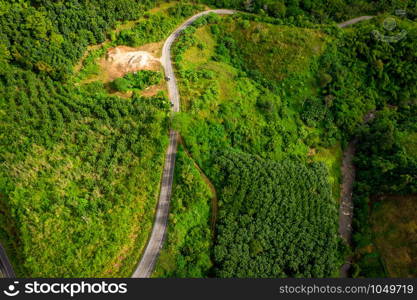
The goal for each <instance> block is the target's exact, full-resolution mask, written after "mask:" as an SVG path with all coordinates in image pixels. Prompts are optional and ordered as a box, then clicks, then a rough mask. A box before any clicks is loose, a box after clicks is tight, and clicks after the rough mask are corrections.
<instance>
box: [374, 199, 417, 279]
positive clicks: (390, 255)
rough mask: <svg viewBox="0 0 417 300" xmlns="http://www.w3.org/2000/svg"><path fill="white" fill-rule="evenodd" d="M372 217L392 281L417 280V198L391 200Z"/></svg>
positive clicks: (377, 246)
mask: <svg viewBox="0 0 417 300" xmlns="http://www.w3.org/2000/svg"><path fill="white" fill-rule="evenodd" d="M376 206H377V207H376V208H375V210H374V211H373V212H372V214H371V225H372V230H373V235H374V243H375V246H376V248H377V249H378V252H379V253H380V255H381V257H382V261H383V263H384V265H385V270H386V271H387V273H388V274H387V275H388V276H389V277H413V278H414V277H416V276H417V235H416V231H417V197H416V196H403V197H401V196H396V197H394V196H393V197H387V198H386V199H384V200H382V201H381V203H379V204H378V205H376Z"/></svg>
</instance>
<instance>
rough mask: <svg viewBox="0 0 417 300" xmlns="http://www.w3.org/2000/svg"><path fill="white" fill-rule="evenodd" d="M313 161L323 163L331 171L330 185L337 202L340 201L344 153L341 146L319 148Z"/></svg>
mask: <svg viewBox="0 0 417 300" xmlns="http://www.w3.org/2000/svg"><path fill="white" fill-rule="evenodd" d="M313 160H314V161H317V162H323V163H324V164H325V165H326V166H327V169H328V170H329V183H330V184H331V186H332V195H333V198H334V199H335V201H336V202H338V201H339V199H340V192H341V188H340V184H341V183H342V174H341V170H340V168H341V166H342V160H343V152H342V148H341V146H340V144H337V145H335V146H333V147H331V148H327V149H326V148H319V149H317V152H316V154H315V155H314V156H313Z"/></svg>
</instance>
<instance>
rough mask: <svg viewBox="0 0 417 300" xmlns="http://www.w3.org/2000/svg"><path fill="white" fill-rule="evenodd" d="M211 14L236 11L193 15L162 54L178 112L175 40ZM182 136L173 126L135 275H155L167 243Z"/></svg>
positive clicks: (213, 11) (175, 34) (225, 10)
mask: <svg viewBox="0 0 417 300" xmlns="http://www.w3.org/2000/svg"><path fill="white" fill-rule="evenodd" d="M209 13H215V14H219V15H230V14H233V13H234V11H233V10H228V9H214V10H207V11H203V12H201V13H198V14H196V15H194V16H192V17H191V18H189V19H188V20H187V21H185V22H184V23H183V24H182V25H181V26H180V27H178V29H177V30H175V31H174V32H173V33H172V34H171V35H170V36H169V37H168V39H167V40H166V41H165V44H164V46H163V48H162V56H161V59H160V60H161V63H162V66H163V67H164V70H165V76H166V77H167V78H169V80H168V81H167V85H168V96H169V100H170V101H171V103H172V110H173V111H174V112H179V111H180V94H179V91H178V86H177V80H176V78H175V73H174V68H173V67H172V61H171V46H172V44H173V43H174V41H175V39H176V38H177V37H178V36H179V34H180V33H181V31H183V30H184V29H185V28H187V27H188V26H190V25H191V24H192V23H193V22H194V21H195V20H197V19H198V18H200V17H201V16H204V15H207V14H209ZM178 137H179V135H178V132H176V131H174V130H172V129H171V130H170V132H169V146H168V150H167V153H166V156H165V165H164V170H163V176H162V182H161V190H160V193H159V201H158V207H157V210H156V216H155V221H154V225H153V228H152V233H151V236H150V238H149V241H148V244H147V246H146V248H145V251H144V252H143V255H142V258H141V260H140V262H139V264H138V266H137V268H136V270H135V272H134V273H133V275H132V278H148V277H150V276H151V275H152V272H153V270H154V268H155V264H156V260H157V258H158V255H159V251H160V250H161V248H162V246H163V243H164V239H165V235H166V228H167V224H168V216H169V202H170V199H171V191H172V182H173V178H174V168H175V156H176V154H177V145H178Z"/></svg>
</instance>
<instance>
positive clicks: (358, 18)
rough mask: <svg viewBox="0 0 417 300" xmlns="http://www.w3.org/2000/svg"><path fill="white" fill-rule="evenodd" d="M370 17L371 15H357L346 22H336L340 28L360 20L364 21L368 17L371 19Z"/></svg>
mask: <svg viewBox="0 0 417 300" xmlns="http://www.w3.org/2000/svg"><path fill="white" fill-rule="evenodd" d="M372 18H373V16H361V17H357V18H354V19H351V20H348V21H346V22H343V23H340V24H337V26H338V27H340V28H345V27H347V26H350V25H353V24H356V23H359V22H362V21H365V20H369V19H372Z"/></svg>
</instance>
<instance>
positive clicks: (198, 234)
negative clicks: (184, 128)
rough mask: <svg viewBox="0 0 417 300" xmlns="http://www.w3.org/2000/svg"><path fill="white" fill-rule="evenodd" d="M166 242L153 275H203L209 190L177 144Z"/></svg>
mask: <svg viewBox="0 0 417 300" xmlns="http://www.w3.org/2000/svg"><path fill="white" fill-rule="evenodd" d="M174 178H175V181H174V186H173V193H172V200H171V213H170V218H169V224H170V226H169V231H168V237H167V241H166V243H165V245H164V248H163V249H162V251H161V254H160V256H159V259H158V263H157V266H156V270H155V273H154V274H153V276H154V277H182V278H183V277H206V276H207V272H208V270H209V269H210V267H211V261H210V246H211V243H212V242H211V237H212V235H211V232H210V228H209V221H210V201H211V192H210V189H209V188H208V187H207V185H206V183H205V182H204V181H203V179H202V178H201V175H200V173H199V171H198V170H197V169H196V167H195V166H194V163H193V161H192V160H191V159H190V158H189V157H188V156H187V155H186V153H185V152H184V150H183V149H182V146H180V147H179V151H178V155H177V162H176V166H175V177H174Z"/></svg>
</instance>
